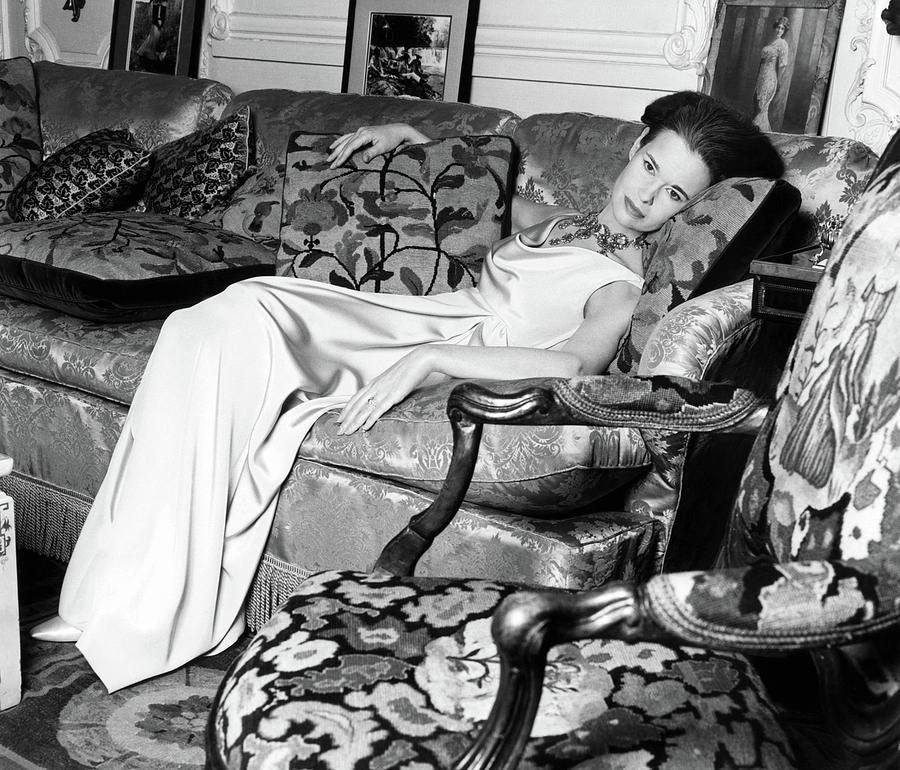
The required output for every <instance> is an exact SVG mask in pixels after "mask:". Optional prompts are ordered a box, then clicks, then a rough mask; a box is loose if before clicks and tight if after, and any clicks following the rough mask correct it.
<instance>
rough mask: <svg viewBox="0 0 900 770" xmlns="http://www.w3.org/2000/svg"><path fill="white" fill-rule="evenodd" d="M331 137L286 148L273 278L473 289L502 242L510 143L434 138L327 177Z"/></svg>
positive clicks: (418, 291) (303, 138)
mask: <svg viewBox="0 0 900 770" xmlns="http://www.w3.org/2000/svg"><path fill="white" fill-rule="evenodd" d="M335 138H336V135H334V134H306V133H296V134H293V135H292V136H291V138H290V140H289V142H288V151H287V156H286V158H285V163H286V165H287V171H286V173H285V181H284V195H283V199H282V216H283V222H282V226H281V243H280V247H279V250H278V257H277V260H276V271H277V273H278V275H287V276H293V277H295V278H309V279H312V280H317V281H323V282H326V283H330V284H333V285H336V286H342V287H344V288H346V289H358V290H361V291H375V292H386V293H391V294H415V295H425V294H438V293H440V292H445V291H452V290H455V289H463V288H471V287H473V286H475V284H476V283H477V281H478V276H479V275H480V274H481V266H482V263H483V261H484V257H485V256H486V255H487V253H488V251H489V249H490V245H491V244H492V243H493V242H494V241H496V240H498V239H499V238H500V237H501V236H502V235H503V234H504V233H503V228H504V224H505V223H506V221H507V217H508V206H509V200H510V193H509V184H510V179H509V177H510V170H511V162H510V161H511V156H512V142H511V141H510V139H509V138H508V137H501V136H462V137H454V138H447V139H438V140H436V141H434V142H429V143H427V144H414V145H406V146H403V147H400V148H398V149H396V150H394V151H392V152H390V153H388V154H387V155H380V156H378V157H376V158H374V159H373V160H371V161H369V162H368V163H366V162H364V161H362V159H360V158H351V159H350V160H349V161H348V162H347V163H346V164H344V165H343V166H341V167H339V168H336V169H332V168H331V167H330V165H329V162H328V154H329V149H328V147H329V146H330V145H331V144H332V142H333V141H334V139H335Z"/></svg>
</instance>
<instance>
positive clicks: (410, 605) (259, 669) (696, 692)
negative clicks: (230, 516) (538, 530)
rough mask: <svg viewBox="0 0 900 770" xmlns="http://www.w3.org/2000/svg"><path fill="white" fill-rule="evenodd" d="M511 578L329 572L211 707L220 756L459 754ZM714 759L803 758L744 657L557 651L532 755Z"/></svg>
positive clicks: (761, 762) (667, 762)
mask: <svg viewBox="0 0 900 770" xmlns="http://www.w3.org/2000/svg"><path fill="white" fill-rule="evenodd" d="M511 590H512V588H511V587H510V586H508V585H506V586H505V585H502V584H498V583H492V582H488V581H481V580H457V581H453V580H447V579H426V578H396V577H392V576H384V575H369V574H360V573H352V572H327V573H321V574H318V575H314V576H313V577H311V578H309V579H308V580H306V581H305V582H304V583H303V584H302V585H301V586H300V587H299V588H298V590H297V592H296V593H295V594H294V596H292V597H291V598H290V599H289V600H288V602H287V603H286V604H285V606H284V607H282V608H281V609H280V610H279V611H278V613H277V614H276V615H275V616H274V617H273V618H272V620H271V621H270V622H269V623H267V624H266V625H265V626H264V627H263V628H262V629H261V630H260V632H259V633H258V634H257V635H256V636H255V637H254V638H253V639H252V640H251V642H250V644H249V645H248V647H247V648H246V650H245V651H244V652H243V653H242V654H241V655H240V656H239V657H238V658H237V659H236V660H235V662H234V664H233V665H232V667H231V668H230V669H229V671H228V673H227V674H226V677H225V679H224V681H223V684H222V686H221V688H220V690H219V693H218V695H217V697H216V700H215V702H214V704H213V708H212V722H211V727H212V732H211V737H212V739H213V742H212V745H211V746H210V747H208V748H210V749H212V751H211V752H210V759H212V760H213V767H217V768H218V767H228V768H246V767H254V768H259V770H267V769H268V768H272V769H273V770H274V768H282V767H287V766H290V767H297V768H299V767H322V768H334V770H351V769H352V768H370V767H373V766H374V764H373V763H374V762H375V761H376V758H377V766H378V767H379V768H383V769H384V770H387V768H393V767H397V768H400V767H411V766H415V767H422V768H425V767H447V766H449V765H450V763H451V762H452V761H453V759H455V758H456V757H458V756H459V755H460V754H461V753H462V752H463V751H464V750H465V749H466V748H468V746H469V745H470V744H471V742H472V741H473V740H474V736H475V733H476V731H477V728H478V725H479V724H481V723H482V722H483V721H484V720H485V719H486V717H487V715H488V713H489V711H490V707H491V705H492V703H493V700H494V695H495V693H496V691H497V687H498V678H499V668H500V665H499V659H498V654H497V650H496V647H495V646H494V643H493V640H492V638H491V635H490V622H491V616H492V614H493V612H494V609H495V608H496V606H497V604H498V603H499V602H500V600H501V599H502V598H504V597H505V596H506V595H507V594H509V593H510V592H511ZM601 754H608V756H607V757H606V758H605V759H604V758H601V757H600V756H599V755H601ZM701 757H702V760H703V762H704V765H703V766H704V767H709V768H734V767H742V768H766V769H767V770H778V769H779V768H792V767H796V766H797V765H796V763H795V760H794V756H793V752H792V750H791V748H790V745H789V743H788V740H787V738H786V736H785V734H784V733H783V732H782V730H781V728H780V727H779V725H778V723H777V721H776V718H775V712H774V708H773V707H772V705H771V704H770V701H769V699H768V696H767V694H766V692H765V689H764V687H763V685H762V684H761V682H760V681H759V679H758V678H757V676H756V675H755V673H754V672H753V670H752V668H751V667H750V666H749V664H748V663H747V662H746V661H745V660H744V659H743V658H741V657H740V656H737V655H728V654H724V653H713V652H707V651H703V650H700V649H696V648H691V647H666V646H662V645H658V644H650V643H634V644H628V643H624V642H619V641H611V640H594V641H582V642H576V643H570V644H563V645H559V646H557V647H555V648H553V649H552V650H551V652H550V655H549V660H548V664H547V669H546V676H545V680H544V688H543V691H542V694H541V700H540V706H539V707H538V713H537V717H536V719H535V722H534V728H533V730H532V735H531V739H530V741H529V743H528V746H527V748H526V750H525V754H524V756H523V758H522V761H521V763H520V765H519V767H520V768H535V769H536V768H558V767H574V766H576V765H578V766H579V767H582V766H583V767H588V766H590V767H637V766H640V767H648V766H649V767H654V768H685V767H698V766H699V765H698V764H697V760H698V759H699V758H701ZM592 759H593V760H594V763H595V764H588V763H589V761H590V760H592ZM580 762H585V763H586V764H585V765H579V763H580ZM600 762H602V763H603V764H599V763H600ZM219 763H221V764H219Z"/></svg>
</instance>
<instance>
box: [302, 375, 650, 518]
mask: <svg viewBox="0 0 900 770" xmlns="http://www.w3.org/2000/svg"><path fill="white" fill-rule="evenodd" d="M456 384H458V383H457V382H446V383H440V384H438V385H433V386H430V387H428V388H422V389H420V390H418V391H415V392H414V393H412V394H411V395H410V396H408V397H407V398H406V399H404V400H403V401H402V402H401V403H399V404H397V405H396V406H395V407H393V408H391V409H390V410H388V412H387V413H385V414H384V415H383V416H382V417H381V418H380V419H379V420H378V421H377V422H376V423H375V424H374V425H373V426H372V428H370V429H369V430H367V431H356V432H355V433H351V434H349V435H340V434H338V432H337V430H338V428H339V425H338V424H337V423H336V422H335V418H336V417H337V412H329V413H328V414H326V415H324V416H323V417H322V418H320V419H319V420H317V421H316V424H315V425H314V426H313V428H312V430H311V431H310V433H309V435H308V436H307V437H306V439H305V440H304V441H303V443H302V444H301V446H300V452H299V456H300V457H301V458H303V459H307V460H314V461H316V462H320V463H323V464H326V465H332V466H335V465H337V466H341V467H344V468H348V469H353V470H357V471H361V472H364V473H367V474H373V475H377V476H385V477H387V478H391V479H396V480H398V481H402V482H403V483H404V484H408V485H410V486H413V487H416V488H418V489H425V490H428V491H437V490H438V489H440V487H441V484H442V483H443V481H444V478H445V477H446V475H447V469H448V467H449V462H450V455H451V453H452V451H453V437H452V435H451V431H450V423H449V421H448V420H447V412H446V410H447V398H448V396H449V394H450V391H451V390H452V389H453V387H454V386H455V385H456ZM649 464H650V455H649V453H648V451H647V448H646V446H645V444H644V440H643V439H642V438H641V434H640V431H638V430H636V429H633V428H606V427H600V428H597V427H594V428H591V427H586V426H580V425H538V426H534V425H528V426H512V425H502V426H501V425H486V426H485V428H484V434H483V437H482V441H481V448H480V450H479V453H478V463H477V465H476V466H475V473H474V476H473V479H472V483H471V485H470V487H469V490H468V492H467V493H466V500H468V501H469V502H475V503H480V504H483V505H488V506H491V507H493V508H499V509H501V510H505V511H516V512H528V513H536V514H539V515H542V516H554V515H555V516H559V515H565V513H566V512H569V513H571V511H573V510H574V509H577V508H581V507H583V506H586V505H590V504H591V503H594V502H596V501H597V500H599V499H601V498H602V497H603V496H604V495H606V494H608V493H609V492H611V491H612V490H614V489H616V488H618V487H620V486H621V485H622V484H624V483H625V482H627V481H629V480H630V479H632V478H634V477H635V476H636V475H637V474H638V473H640V472H641V470H643V469H644V468H646V467H647V466H648V465H649Z"/></svg>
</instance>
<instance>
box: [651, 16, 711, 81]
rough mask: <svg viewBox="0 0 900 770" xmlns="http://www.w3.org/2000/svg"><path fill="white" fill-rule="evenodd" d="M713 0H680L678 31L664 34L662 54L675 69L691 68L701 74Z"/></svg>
mask: <svg viewBox="0 0 900 770" xmlns="http://www.w3.org/2000/svg"><path fill="white" fill-rule="evenodd" d="M715 8H716V0H681V3H680V6H679V9H678V22H677V23H678V24H679V25H680V27H679V29H678V31H677V32H673V33H672V34H671V35H669V36H668V37H667V38H666V42H665V43H664V44H663V55H664V56H665V57H666V61H667V62H668V63H669V64H670V65H671V66H672V67H674V68H675V69H679V70H685V69H694V70H695V71H696V72H697V74H698V75H702V74H703V72H704V68H705V62H706V56H707V54H708V53H709V44H710V40H711V39H712V28H713V19H714V16H715Z"/></svg>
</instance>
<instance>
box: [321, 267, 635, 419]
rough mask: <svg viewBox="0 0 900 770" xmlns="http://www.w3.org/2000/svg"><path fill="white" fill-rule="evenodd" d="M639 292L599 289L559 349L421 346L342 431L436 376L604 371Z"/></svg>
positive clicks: (371, 391) (353, 402) (355, 403)
mask: <svg viewBox="0 0 900 770" xmlns="http://www.w3.org/2000/svg"><path fill="white" fill-rule="evenodd" d="M639 296H640V289H638V288H636V287H634V286H631V285H630V284H627V283H624V282H621V281H619V282H616V283H612V284H609V285H607V286H604V287H602V288H600V289H598V290H597V291H595V292H594V293H593V295H591V298H590V299H589V300H588V302H587V304H586V306H585V319H584V321H583V322H582V323H581V325H580V326H579V327H578V329H576V331H575V333H574V334H573V335H572V336H571V337H570V338H569V340H568V341H567V342H566V343H565V344H564V345H563V346H562V347H561V348H560V349H557V350H542V349H537V348H522V347H474V346H473V347H469V346H468V345H452V344H443V343H436V344H429V345H422V347H420V348H417V349H416V350H414V351H413V352H412V353H409V354H407V355H406V356H404V357H403V358H401V359H400V360H399V361H398V362H397V363H395V364H394V365H393V366H391V367H389V368H388V369H387V370H385V371H384V372H383V373H382V374H381V375H379V376H378V377H376V378H375V379H374V380H372V382H370V383H369V384H368V385H366V386H365V387H363V388H361V389H360V390H359V391H358V392H357V393H355V394H354V395H353V397H352V398H351V399H350V401H349V402H348V403H347V405H346V406H345V407H344V409H343V411H342V412H341V415H340V417H339V418H338V422H339V423H340V424H341V428H340V431H339V432H340V433H342V434H344V433H353V432H354V431H356V430H358V429H359V428H362V429H363V430H368V429H369V428H371V427H372V425H374V424H375V421H376V420H377V419H378V418H379V417H381V415H383V414H384V413H385V412H386V411H387V410H388V409H390V408H391V407H392V406H393V405H394V404H397V403H399V402H400V401H402V400H403V399H404V398H406V396H408V395H409V394H410V393H411V392H412V391H413V390H415V389H416V388H418V387H419V386H421V385H422V384H423V383H425V381H426V380H433V379H434V376H435V375H437V377H438V378H439V379H445V378H451V377H452V378H460V379H470V378H479V379H493V380H517V379H522V378H526V377H575V376H578V375H584V374H599V373H601V372H605V371H606V369H607V368H608V367H609V364H610V363H611V362H612V360H613V357H614V356H615V354H616V351H617V350H618V347H619V341H620V340H621V338H622V336H623V335H624V334H625V332H626V331H627V330H628V324H629V323H630V321H631V313H632V311H633V310H634V306H635V304H636V303H637V300H638V297H639Z"/></svg>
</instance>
